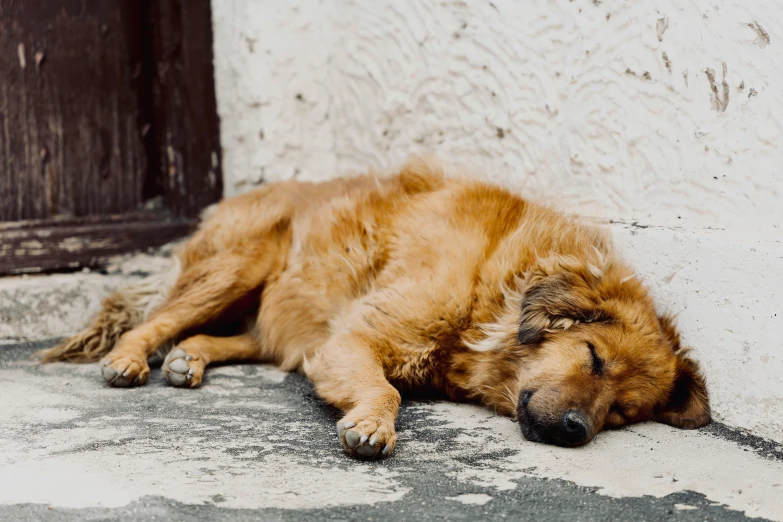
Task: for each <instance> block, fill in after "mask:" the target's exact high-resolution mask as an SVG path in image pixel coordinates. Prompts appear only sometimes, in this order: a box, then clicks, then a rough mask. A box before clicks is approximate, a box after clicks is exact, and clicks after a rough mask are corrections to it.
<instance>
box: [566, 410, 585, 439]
mask: <svg viewBox="0 0 783 522" xmlns="http://www.w3.org/2000/svg"><path fill="white" fill-rule="evenodd" d="M561 424H562V432H561V433H562V437H563V439H564V441H565V442H566V443H568V444H580V443H582V442H584V441H585V440H587V431H588V430H587V419H586V418H585V416H584V415H582V414H581V413H579V412H578V411H575V410H568V411H567V412H565V413H564V414H563V419H562V422H561Z"/></svg>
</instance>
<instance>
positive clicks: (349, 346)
mask: <svg viewBox="0 0 783 522" xmlns="http://www.w3.org/2000/svg"><path fill="white" fill-rule="evenodd" d="M304 368H305V373H306V374H307V376H308V377H309V378H310V380H312V381H313V383H314V384H315V387H316V391H317V392H318V394H319V395H320V396H321V397H322V398H323V399H324V400H326V401H327V402H329V403H331V404H333V405H335V406H337V407H338V408H340V409H342V410H343V411H344V412H346V413H345V416H344V417H343V418H342V419H340V421H339V422H338V423H337V433H338V436H339V438H340V442H341V443H342V445H343V447H344V448H345V450H346V451H347V452H348V453H349V454H351V455H353V456H358V457H365V458H373V457H377V456H378V457H386V456H388V455H389V454H391V452H392V450H394V444H395V443H396V442H397V435H396V433H395V431H394V421H395V419H396V418H397V410H398V409H399V406H400V393H399V392H398V391H397V390H396V389H395V388H394V387H393V386H392V385H391V384H389V382H388V381H387V380H386V376H385V374H384V369H383V366H382V365H381V361H380V357H379V354H377V353H376V352H375V351H374V350H373V349H372V348H371V346H370V343H369V342H368V339H367V338H365V337H364V336H363V335H360V334H358V333H346V334H343V335H337V336H333V337H332V338H331V339H329V341H328V342H327V343H326V344H325V345H324V346H322V347H320V348H319V349H318V350H316V352H315V355H314V357H313V358H312V359H310V360H307V361H306V363H305V365H304Z"/></svg>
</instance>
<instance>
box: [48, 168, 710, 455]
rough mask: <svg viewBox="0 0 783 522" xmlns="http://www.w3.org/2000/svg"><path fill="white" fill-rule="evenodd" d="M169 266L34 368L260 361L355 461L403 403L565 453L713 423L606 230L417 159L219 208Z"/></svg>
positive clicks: (122, 294)
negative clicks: (425, 403)
mask: <svg viewBox="0 0 783 522" xmlns="http://www.w3.org/2000/svg"><path fill="white" fill-rule="evenodd" d="M177 259H178V267H176V269H175V271H174V272H173V273H172V274H167V275H165V276H161V279H160V280H157V281H154V282H152V283H150V282H147V283H144V284H143V285H141V286H136V287H131V288H128V289H125V290H121V291H119V292H117V293H116V294H114V295H112V296H110V297H109V298H108V299H107V300H106V302H105V303H104V308H103V311H102V312H101V313H100V314H99V315H98V317H97V318H96V320H95V321H94V323H93V324H92V325H91V326H90V327H89V328H87V329H86V330H85V331H83V332H82V333H80V334H78V335H77V336H76V337H74V338H73V339H71V340H69V341H67V342H65V343H64V344H62V345H61V346H59V347H57V348H54V349H52V350H50V351H48V352H46V353H45V354H44V356H43V359H44V360H45V361H53V360H68V361H74V362H84V361H94V360H97V359H99V358H100V357H104V356H105V357H104V359H103V368H102V371H103V375H104V378H105V379H106V380H107V381H108V382H109V383H110V384H112V385H115V386H131V385H141V384H144V383H145V382H146V380H147V375H148V373H149V366H148V357H150V356H151V355H153V354H154V353H155V352H156V351H157V350H159V349H160V348H161V347H164V346H166V345H167V344H171V343H173V342H175V341H176V342H178V345H177V348H176V349H174V350H172V351H171V352H170V353H169V355H168V357H167V358H166V360H165V361H164V363H163V371H164V373H165V375H166V376H167V378H168V380H169V382H170V383H172V384H174V385H178V386H184V387H194V386H198V385H199V384H200V383H201V380H202V377H203V374H204V369H205V367H206V366H207V365H208V364H210V363H213V362H219V361H226V360H253V361H264V362H272V363H275V364H277V365H278V366H279V367H280V368H282V369H284V370H289V371H293V370H296V371H300V372H303V373H304V374H305V375H307V376H308V377H309V378H310V379H311V380H312V381H313V383H314V385H315V388H316V391H317V393H318V394H319V395H320V396H321V397H322V398H323V399H324V400H326V401H327V402H329V403H331V404H333V405H335V406H337V407H338V408H340V409H342V410H343V411H344V413H345V416H344V417H343V418H342V419H341V420H340V421H339V423H338V426H337V428H338V433H339V438H340V441H341V443H342V445H343V447H344V448H345V450H346V451H348V452H349V453H351V454H352V455H355V456H360V457H375V456H385V455H388V454H389V453H390V452H391V451H392V449H393V448H394V444H395V441H396V435H395V430H394V423H395V418H396V416H397V409H398V407H399V404H400V391H404V390H413V389H419V390H420V389H427V390H430V391H436V392H439V393H442V394H444V395H445V396H447V397H449V398H451V399H453V400H459V401H465V400H470V401H478V402H481V403H483V404H485V405H487V406H489V407H490V408H493V409H494V410H496V411H498V412H500V413H503V414H505V415H509V416H514V417H517V418H518V420H519V422H520V425H521V427H522V431H523V434H524V435H525V436H526V437H527V438H528V439H530V440H535V441H543V442H551V443H556V444H562V445H578V444H583V443H585V442H587V441H589V440H590V439H591V438H592V437H593V436H594V435H595V434H596V433H597V432H599V431H600V430H602V429H603V428H605V427H608V428H616V427H620V426H623V425H626V424H630V423H634V422H640V421H646V420H653V419H654V420H658V421H660V422H665V423H667V424H671V425H674V426H679V427H682V428H696V427H699V426H703V425H705V424H707V423H708V422H709V421H710V410H709V406H708V401H707V393H706V388H705V384H704V380H703V378H702V377H701V374H700V373H699V371H698V368H697V365H696V363H694V362H693V361H692V360H691V359H689V358H688V357H687V356H686V354H685V350H683V349H682V348H681V347H680V341H679V336H678V334H677V332H676V330H675V328H674V325H673V324H672V321H671V320H670V319H668V318H666V317H659V316H658V315H657V314H656V312H655V309H654V307H653V302H652V300H651V298H650V296H649V295H648V293H647V291H646V290H645V288H644V287H643V286H642V284H641V283H640V282H639V281H638V280H637V279H636V278H635V277H634V275H633V272H632V271H631V269H629V268H628V267H627V266H626V265H625V264H623V263H622V262H621V261H620V260H619V259H618V258H617V256H616V255H615V253H614V251H613V250H612V247H611V245H610V242H609V240H608V239H607V237H606V236H605V234H604V233H603V232H602V231H600V230H598V229H595V228H592V227H588V226H585V225H583V224H580V223H578V222H576V221H575V220H572V219H569V218H566V217H565V216H563V215H561V214H558V213H555V212H553V211H550V210H547V209H545V208H543V207H540V206H537V205H535V204H533V203H530V202H528V201H525V200H524V199H521V198H519V197H517V196H514V195H512V194H510V193H509V192H507V191H505V190H502V189H500V188H497V187H494V186H491V185H487V184H484V183H480V182H475V181H468V180H464V179H453V178H449V177H446V176H444V175H443V174H442V172H441V171H440V169H439V168H437V167H434V166H432V165H431V164H429V163H427V162H424V161H414V162H412V163H410V164H408V165H407V166H406V167H405V168H403V169H402V170H401V171H400V172H399V173H398V174H397V175H395V176H392V177H389V178H378V177H374V176H365V177H360V178H355V179H342V180H335V181H330V182H327V183H323V184H311V183H303V182H295V181H292V182H285V183H276V184H270V185H267V186H264V187H262V188H260V189H258V190H256V191H254V192H251V193H248V194H245V195H242V196H239V197H235V198H232V199H226V200H225V201H223V202H222V203H220V204H219V205H217V206H216V207H215V208H213V209H211V210H210V211H209V212H207V213H206V215H205V217H204V219H203V222H202V224H201V227H200V228H199V230H198V231H197V232H196V233H195V234H194V235H193V236H192V237H191V238H190V239H189V240H188V241H187V243H186V244H185V245H184V247H183V248H182V249H181V251H180V252H179V254H178V256H177ZM167 280H168V281H170V283H166V281H167ZM246 318H249V320H248V321H247V323H245V319H246ZM245 324H246V326H244V327H243V325H245ZM232 329H233V330H234V331H233V332H231V330H232ZM216 333H217V334H219V335H216ZM227 333H233V335H227ZM210 334H211V335H210ZM221 335H222V336H221Z"/></svg>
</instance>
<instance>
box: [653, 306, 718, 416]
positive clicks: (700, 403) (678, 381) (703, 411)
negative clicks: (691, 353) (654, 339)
mask: <svg viewBox="0 0 783 522" xmlns="http://www.w3.org/2000/svg"><path fill="white" fill-rule="evenodd" d="M660 323H661V330H662V331H663V335H664V338H665V340H666V342H668V343H669V344H670V345H671V348H672V350H673V351H674V354H675V357H676V361H677V366H676V375H675V378H674V387H673V388H672V391H671V393H670V394H669V398H668V400H667V402H666V403H665V404H664V405H663V406H661V407H659V408H658V410H657V411H656V412H655V420H656V421H658V422H662V423H664V424H669V425H670V426H675V427H677V428H682V429H686V430H690V429H694V428H701V427H702V426H706V425H707V424H709V423H710V421H711V418H712V416H711V413H710V404H709V399H708V395H707V384H706V382H705V381H704V377H703V376H702V374H701V371H700V370H699V365H698V364H696V361H694V360H693V359H691V358H690V357H688V356H687V355H686V354H687V350H684V349H683V348H682V347H681V346H680V334H679V333H677V330H676V329H675V327H674V323H673V321H672V320H671V318H669V317H665V316H664V317H661V318H660Z"/></svg>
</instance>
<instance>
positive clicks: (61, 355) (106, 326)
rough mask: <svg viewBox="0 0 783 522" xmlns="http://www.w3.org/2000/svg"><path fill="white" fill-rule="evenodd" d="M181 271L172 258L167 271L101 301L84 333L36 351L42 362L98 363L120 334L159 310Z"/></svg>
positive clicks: (178, 264)
mask: <svg viewBox="0 0 783 522" xmlns="http://www.w3.org/2000/svg"><path fill="white" fill-rule="evenodd" d="M180 271H181V268H180V263H179V259H177V258H176V257H174V258H173V260H172V266H171V268H170V269H168V270H166V271H164V272H161V273H160V274H155V275H153V276H150V277H148V278H146V279H144V280H142V281H140V282H139V283H136V284H134V285H130V286H127V287H125V288H121V289H120V290H117V291H116V292H114V293H113V294H112V295H110V296H109V297H107V298H106V299H105V300H104V301H103V305H102V307H101V311H100V312H98V315H97V316H96V317H95V318H94V319H93V320H92V322H91V323H90V324H89V325H88V326H87V327H86V328H85V329H84V330H82V331H81V332H79V333H77V334H76V335H74V336H73V337H71V338H70V339H66V340H65V341H63V342H61V343H60V344H58V345H57V346H55V347H54V348H49V349H46V350H41V351H40V352H38V356H39V357H40V360H41V362H44V363H47V362H55V361H66V362H72V363H88V362H95V361H98V360H100V359H101V358H102V357H103V356H104V355H106V354H107V353H109V352H110V351H111V349H112V348H114V345H115V344H116V343H117V341H118V340H119V338H120V336H121V335H122V334H124V333H125V332H127V331H128V330H130V329H132V328H135V327H136V326H138V325H140V324H141V323H142V322H144V321H145V320H146V319H147V317H149V315H150V314H151V313H152V312H154V311H155V310H156V309H157V308H158V307H160V305H161V304H162V303H163V300H164V299H165V298H166V296H167V295H168V293H169V290H170V289H171V287H172V286H174V283H175V282H176V280H177V277H179V273H180Z"/></svg>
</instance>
